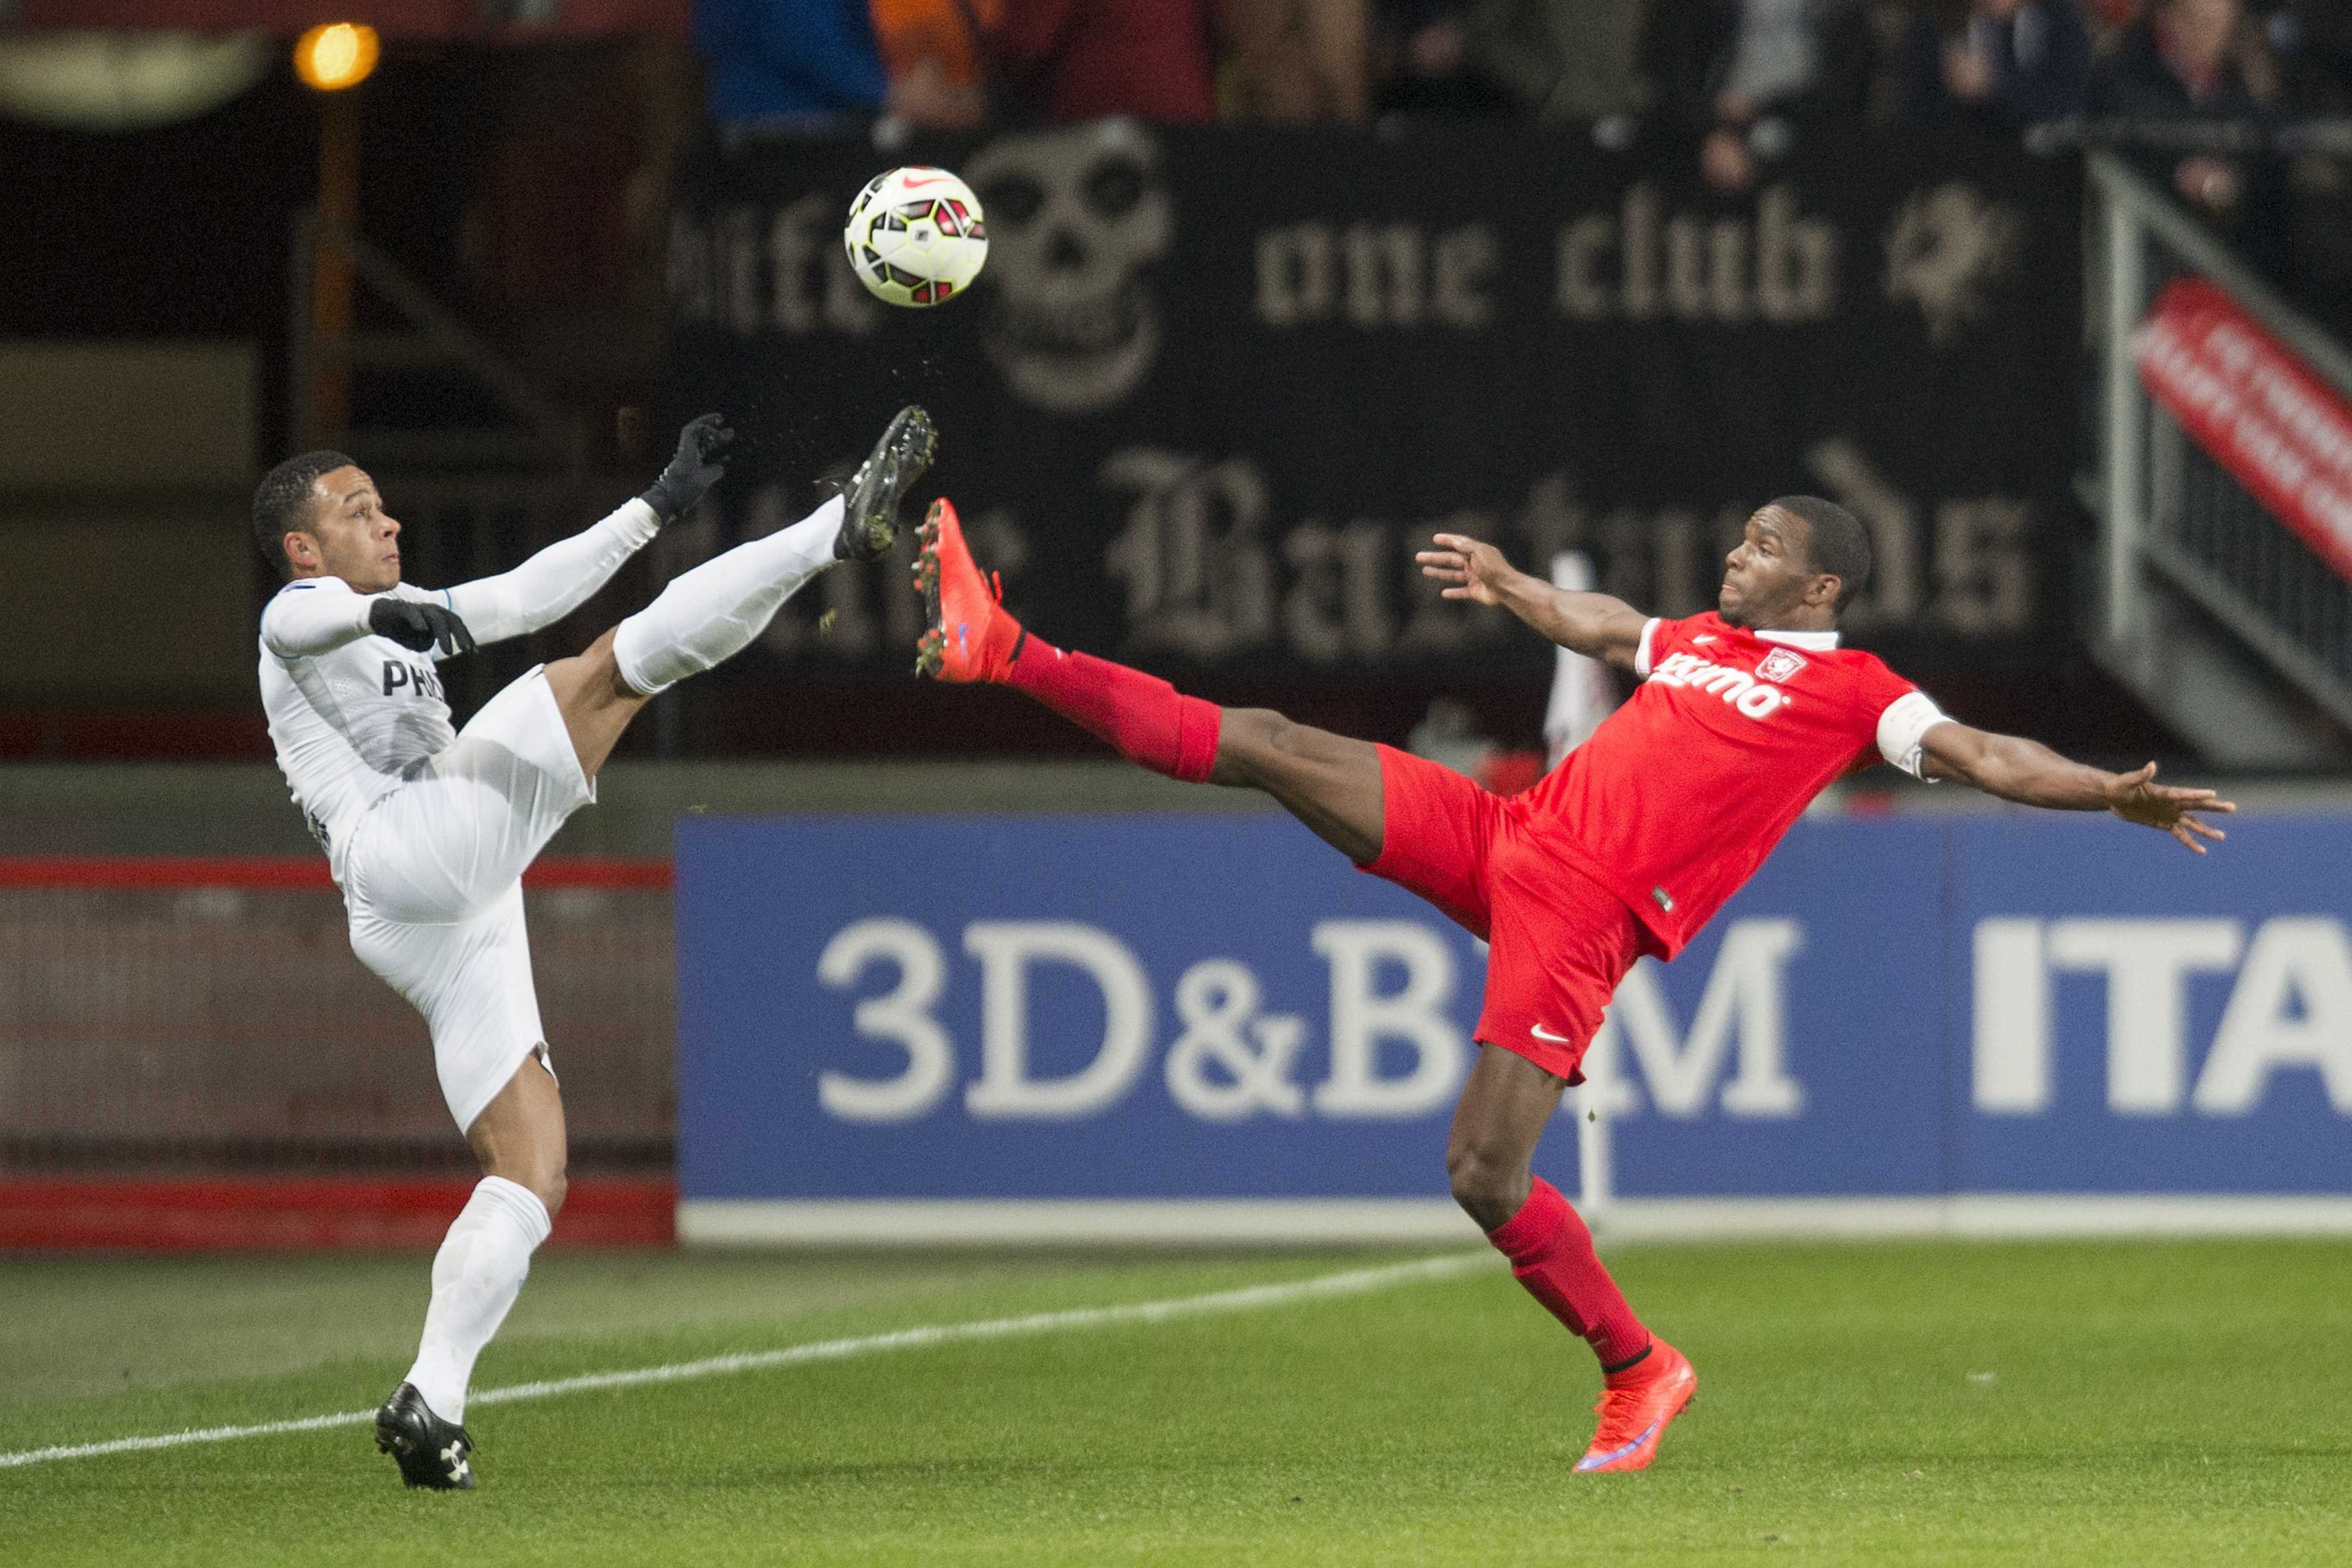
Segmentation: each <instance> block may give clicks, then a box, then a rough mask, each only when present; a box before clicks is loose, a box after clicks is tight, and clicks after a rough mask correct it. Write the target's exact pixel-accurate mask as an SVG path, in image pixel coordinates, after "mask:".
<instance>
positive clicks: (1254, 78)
mask: <svg viewBox="0 0 2352 1568" xmlns="http://www.w3.org/2000/svg"><path fill="white" fill-rule="evenodd" d="M1226 16H1227V20H1228V22H1229V24H1230V26H1231V28H1232V35H1233V51H1232V54H1231V56H1230V57H1229V58H1228V59H1227V61H1226V67H1225V79H1224V88H1225V92H1224V98H1225V104H1226V110H1227V113H1228V114H1229V115H1230V116H1231V117H1232V118H1234V119H1237V120H1272V121H1293V122H1297V121H1318V120H1320V121H1358V120H1361V119H1363V118H1364V106H1365V98H1366V89H1367V83H1366V81H1365V76H1364V68H1365V51H1366V42H1367V39H1366V35H1367V31H1368V29H1367V25H1366V21H1365V16H1364V0H1227V4H1226Z"/></svg>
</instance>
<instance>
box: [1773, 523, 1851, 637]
mask: <svg viewBox="0 0 2352 1568" xmlns="http://www.w3.org/2000/svg"><path fill="white" fill-rule="evenodd" d="M1772 504H1773V505H1774V506H1776V507H1779V508H1780V510H1782V511H1785V512H1787V513H1789V514H1790V516H1792V517H1801V518H1803V519H1804V520H1805V530H1806V534H1805V554H1806V556H1807V557H1808V558H1809V559H1810V560H1811V562H1812V563H1813V570H1814V571H1816V572H1826V573H1828V574H1830V575H1831V576H1832V577H1835V578H1836V579H1837V580H1838V596H1837V603H1836V604H1834V605H1831V606H1830V607H1831V608H1832V609H1833V610H1843V609H1844V608H1845V607H1846V605H1849V604H1851V603H1853V596H1854V595H1856V594H1859V593H1861V592H1862V591H1863V589H1864V588H1866V587H1868V586H1869V585H1870V530H1868V529H1866V528H1864V527H1863V526H1862V520H1861V519H1859V518H1857V517H1855V516H1854V515H1853V513H1852V512H1850V511H1848V510H1845V508H1843V507H1842V506H1840V505H1838V503H1837V502H1835V501H1833V500H1822V498H1821V497H1819V496H1782V497H1780V499H1779V500H1776V501H1774V502H1773V503H1772Z"/></svg>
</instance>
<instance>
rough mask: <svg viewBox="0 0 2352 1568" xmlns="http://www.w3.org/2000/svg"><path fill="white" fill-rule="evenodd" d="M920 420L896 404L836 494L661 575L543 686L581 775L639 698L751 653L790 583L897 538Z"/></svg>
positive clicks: (924, 462)
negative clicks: (647, 594) (759, 534)
mask: <svg viewBox="0 0 2352 1568" xmlns="http://www.w3.org/2000/svg"><path fill="white" fill-rule="evenodd" d="M936 444H937V441H936V437H935V436H934V433H933V431H932V427H931V420H930V416H929V415H928V414H926V413H924V412H923V410H922V409H920V408H917V407H908V408H905V409H901V410H900V411H899V413H898V417H897V418H895V419H893V420H891V422H890V425H889V427H888V428H887V429H886V430H885V431H883V433H882V438H881V439H880V440H879V441H877V443H876V444H875V447H874V450H873V452H872V453H871V454H870V455H869V456H868V457H867V458H866V461H865V462H864V463H863V464H861V465H859V467H858V469H857V471H856V474H854V475H853V476H851V479H850V481H849V485H848V488H847V489H845V490H844V491H843V492H842V494H841V495H840V496H838V497H836V498H835V499H834V500H829V501H827V502H825V503H824V505H823V506H821V507H819V508H817V509H816V510H814V511H813V512H811V513H810V514H809V515H808V516H806V517H804V518H803V519H802V520H801V521H798V522H796V523H793V525H792V526H791V527H789V528H784V529H780V530H778V531H776V532H774V533H772V534H769V535H768V536H767V537H766V538H764V539H754V540H751V541H749V542H745V543H742V544H739V545H737V546H736V547H735V548H734V549H732V550H730V551H728V552H725V553H724V554H720V555H715V556H713V557H711V558H710V559H709V560H708V561H706V562H704V563H702V564H701V565H699V566H697V567H695V568H694V569H693V570H692V571H689V572H683V573H680V574H678V575H677V577H675V578H673V579H671V581H670V584H669V585H668V586H667V587H666V588H664V589H663V590H662V591H661V595H660V596H659V597H657V598H656V599H655V600H654V602H653V603H652V604H650V605H646V607H645V608H644V609H642V610H639V611H638V612H637V613H636V614H635V615H634V616H629V617H628V618H627V619H625V620H624V621H623V622H622V623H621V624H620V625H619V626H615V627H614V628H613V629H612V630H611V631H609V632H606V633H605V634H604V636H603V637H599V638H597V639H596V641H595V642H594V643H593V644H592V645H591V646H590V647H589V648H588V650H587V651H586V652H585V653H583V654H581V655H579V656H578V657H577V658H567V659H559V660H557V661H556V662H555V663H553V664H551V665H549V666H548V667H547V683H548V687H549V689H551V690H552V691H553V692H554V693H555V700H556V705H557V706H558V707H559V708H560V709H562V712H563V722H564V725H565V727H566V728H567V729H568V730H570V731H571V732H572V745H573V748H574V749H575V750H576V751H577V752H579V753H580V765H581V768H582V770H583V772H585V773H587V774H588V776H589V777H590V778H594V777H595V776H596V773H597V770H598V769H600V768H602V767H603V766H604V760H605V759H606V758H607V757H609V756H611V755H612V754H613V748H614V745H616V744H618V743H619V742H620V739H621V732H622V731H625V730H626V729H627V728H628V726H629V721H630V720H632V719H634V718H635V717H636V714H637V710H639V709H641V708H643V707H644V706H645V705H646V702H648V701H649V700H652V699H653V698H655V697H657V696H659V695H660V694H661V693H663V692H665V691H667V690H668V689H670V688H671V687H672V686H675V685H677V683H678V682H679V681H681V680H683V679H686V678H687V677H688V676H690V675H698V674H700V673H701V672H702V671H704V670H706V669H709V668H712V667H713V666H715V665H718V664H720V663H723V662H725V661H726V660H727V659H730V658H733V657H734V656H735V655H736V654H738V653H740V652H741V651H742V650H743V649H744V648H746V647H750V646H751V640H752V639H753V638H754V637H758V636H759V635H760V634H761V632H763V631H765V630H766V629H767V627H768V623H769V622H770V621H772V620H774V619H775V617H776V612H777V611H778V610H780V609H782V607H783V604H784V601H785V600H787V599H789V598H791V597H792V596H793V594H795V593H797V592H798V591H799V590H800V588H801V587H802V586H803V584H806V583H808V582H809V581H810V580H811V579H812V578H814V577H815V576H816V575H817V574H819V573H821V572H824V570H825V569H826V568H827V567H830V566H832V565H833V564H835V563H836V562H841V561H872V560H874V559H876V558H877V557H878V556H880V555H881V554H883V553H884V552H886V551H887V550H888V549H889V548H890V546H891V544H892V543H893V542H895V541H896V539H897V538H898V503H899V501H900V500H901V498H902V497H903V496H904V495H905V494H906V492H907V490H908V489H909V488H911V487H912V486H913V485H914V483H915V482H916V480H918V479H921V478H922V476H923V472H924V470H925V469H927V468H929V467H930V462H931V455H932V452H933V450H934V449H935V447H936Z"/></svg>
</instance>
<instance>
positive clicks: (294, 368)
mask: <svg viewBox="0 0 2352 1568" xmlns="http://www.w3.org/2000/svg"><path fill="white" fill-rule="evenodd" d="M326 258H332V259H333V260H334V261H336V262H337V263H338V264H339V265H340V267H341V268H344V269H347V271H348V274H349V281H352V282H356V283H357V284H359V285H362V286H364V287H365V288H366V289H368V291H369V292H371V293H373V295H375V296H376V298H378V299H380V300H383V302H384V303H385V304H387V305H389V306H390V307H391V308H392V310H394V313H395V314H396V315H398V316H399V317H400V319H401V320H402V321H404V322H405V323H406V325H407V326H408V328H409V329H411V331H409V333H407V334H405V335H403V334H397V333H394V334H386V333H362V332H354V331H351V330H350V329H349V321H348V317H349V313H350V312H349V307H348V303H346V304H345V305H344V306H342V307H341V309H340V310H321V309H320V303H319V300H318V299H317V297H316V296H317V290H318V289H319V287H320V268H321V265H322V261H323V260H324V259H326ZM289 281H290V287H289V289H288V290H287V298H288V307H289V316H288V323H287V324H288V329H289V331H288V358H287V394H288V395H287V409H288V414H289V421H288V423H289V432H288V433H289V443H288V445H289V449H291V450H295V451H299V450H302V449H304V448H306V447H314V446H318V445H320V444H321V443H322V442H328V441H340V440H342V439H344V437H345V436H346V434H347V433H346V432H345V431H343V430H339V429H335V428H331V426H335V425H337V424H341V423H343V422H344V421H345V419H347V417H348V404H349V395H348V384H349V378H350V376H351V374H352V371H354V370H355V369H360V368H367V367H374V368H383V369H391V370H414V369H417V368H420V367H423V368H433V367H447V368H449V369H451V370H454V371H457V372H458V373H460V374H463V375H464V376H465V377H466V378H467V380H468V381H470V382H471V383H472V384H474V385H475V386H477V387H478V388H480V389H481V390H482V391H483V392H484V393H486V394H487V395H488V397H489V398H490V400H491V401H492V402H493V403H494V404H495V405H497V406H498V407H499V409H501V410H502V411H503V412H504V413H505V414H506V416H508V418H509V420H511V421H512V425H513V427H514V429H515V430H516V431H517V432H519V433H520V436H521V438H522V441H523V443H524V449H525V450H526V451H527V452H528V453H529V455H530V457H531V458H534V459H536V462H535V463H534V465H533V466H540V465H543V464H544V463H546V462H549V461H552V462H553V463H555V464H557V465H559V466H561V467H562V468H567V469H571V470H575V471H576V470H578V469H579V468H583V467H584V466H585V465H586V463H587V461H588V448H589V442H588V439H587V432H586V426H584V424H583V422H582V420H581V419H580V418H579V417H577V416H575V415H574V414H572V413H571V412H569V411H567V410H565V409H564V408H562V407H561V406H560V405H558V404H557V403H556V402H555V401H554V400H553V399H552V398H551V397H549V396H547V395H545V394H544V393H543V392H541V390H540V389H539V388H538V387H537V386H536V385H534V384H532V382H531V381H530V377H528V376H526V375H525V374H523V373H522V372H521V371H520V370H519V369H517V368H516V367H515V366H514V364H513V363H510V362H509V360H508V359H507V358H506V357H505V356H504V355H502V354H500V353H499V351H498V350H497V349H495V348H493V347H492V346H491V345H490V344H489V343H488V342H487V341H485V340H484V339H483V338H482V337H481V336H480V335H479V334H478V333H477V332H475V331H473V330H472V329H470V328H468V327H467V325H466V324H465V323H464V322H462V321H459V320H458V319H457V316H456V315H455V314H454V313H453V312H452V311H451V310H449V309H448V308H447V307H446V306H445V305H443V304H442V303H441V302H440V301H439V300H436V299H435V298H434V297H433V295H432V293H431V291H430V290H428V289H425V286H424V285H423V284H421V283H419V282H417V281H416V279H414V278H412V277H410V276H409V275H408V273H407V272H405V271H404V270H403V269H402V268H401V267H400V265H399V264H398V263H397V262H395V261H394V260H393V259H392V258H390V257H388V256H386V255H384V254H383V252H382V251H380V250H378V249H376V248H375V247H373V246H372V245H370V244H369V243H368V242H367V241H366V240H364V239H362V238H361V237H359V236H358V235H356V234H354V233H352V231H351V230H350V229H348V228H347V227H345V226H342V225H341V224H339V223H337V222H335V221H334V220H333V219H331V218H330V217H328V216H325V215H323V214H321V213H320V211H318V210H317V209H316V208H310V209H307V210H305V211H303V212H302V213H300V214H299V215H297V216H296V218H295V220H294V226H293V232H292V236H291V250H290V254H289ZM321 321H337V322H339V323H340V324H339V325H338V326H336V327H335V328H334V329H333V330H329V331H322V330H321V326H320V323H321ZM337 381H340V382H341V384H342V391H341V393H340V395H322V392H323V391H324V389H325V388H326V387H327V386H329V385H330V384H333V383H335V382H337ZM503 434H504V433H502V432H498V431H473V432H467V431H442V432H436V435H437V436H439V437H441V438H440V440H439V441H438V443H437V445H436V451H438V452H440V453H442V454H443V455H445V456H448V457H452V458H456V459H457V465H456V466H459V467H479V466H483V465H484V462H485V460H486V459H487V460H488V466H497V464H498V460H499V459H500V458H509V457H510V456H511V455H512V454H511V453H510V451H509V448H510V447H513V446H514V442H513V440H512V438H511V437H507V438H504V439H501V437H502V436H503ZM388 435H389V433H385V432H378V433H377V437H378V440H377V446H378V447H379V448H382V447H384V446H385V445H386V444H387V442H386V437H387V436H388ZM469 435H470V436H471V437H474V439H473V441H472V442H471V444H470V445H469V444H468V443H467V437H468V436H469ZM400 455H401V454H400V453H398V452H395V451H385V450H381V449H379V450H376V451H373V452H367V451H363V452H362V453H361V457H362V459H363V460H367V459H370V458H377V459H380V458H384V457H394V458H398V457H399V456H400Z"/></svg>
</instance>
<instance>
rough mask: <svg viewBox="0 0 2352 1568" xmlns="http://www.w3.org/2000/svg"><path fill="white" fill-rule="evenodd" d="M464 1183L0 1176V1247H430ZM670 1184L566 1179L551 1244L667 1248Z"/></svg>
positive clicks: (462, 1194)
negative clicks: (28, 1178) (569, 1182)
mask: <svg viewBox="0 0 2352 1568" xmlns="http://www.w3.org/2000/svg"><path fill="white" fill-rule="evenodd" d="M473 1190H474V1184H473V1183H472V1182H470V1181H467V1180H465V1179H463V1178H458V1179H454V1180H434V1181H369V1180H344V1179H331V1180H308V1179H301V1178H282V1179H281V1178H272V1177H243V1178H219V1179H213V1180H205V1181H141V1180H111V1179H105V1178H89V1179H65V1180H54V1181H0V1248H9V1247H42V1248H78V1249H79V1248H118V1249H137V1250H141V1251H152V1252H229V1251H238V1252H251V1251H294V1250H302V1249H310V1248H322V1247H437V1246H439V1245H440V1242H441V1236H442V1233H443V1232H444V1231H446V1230H447V1229H448V1228H449V1222H450V1221H451V1220H452V1219H455V1218H456V1217H457V1211H458V1210H459V1209H461V1208H463V1207H465V1206H466V1198H467V1194H470V1193H471V1192H472V1191H473ZM676 1215H677V1184H676V1183H675V1182H672V1181H670V1180H669V1179H668V1178H667V1177H658V1178H654V1177H642V1178H631V1177H616V1176H603V1177H596V1178H593V1179H585V1180H581V1181H576V1182H574V1183H572V1188H571V1192H570V1194H569V1195H568V1196H566V1197H565V1199H564V1201H563V1212H562V1214H560V1215H557V1216H556V1219H555V1231H554V1234H553V1235H552V1236H551V1237H549V1238H548V1239H549V1242H550V1244H551V1245H572V1246H667V1244H669V1243H670V1242H671V1241H673V1240H675V1239H676V1236H677V1232H676V1228H675V1216H676Z"/></svg>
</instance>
